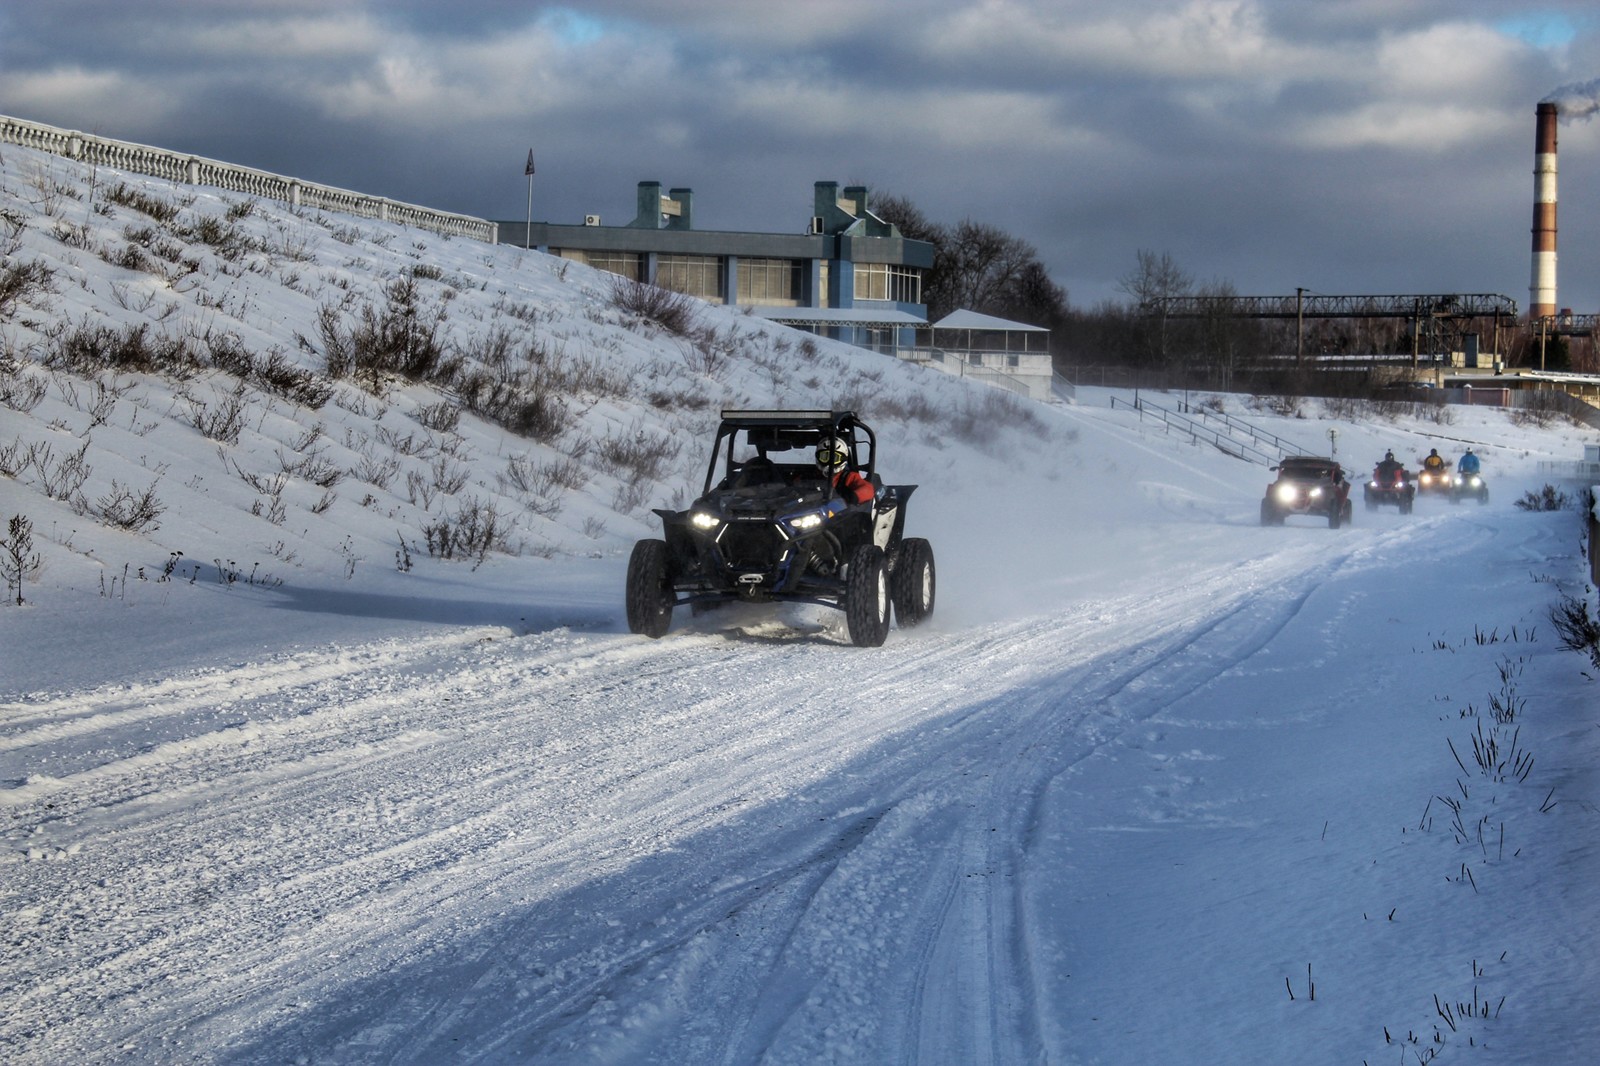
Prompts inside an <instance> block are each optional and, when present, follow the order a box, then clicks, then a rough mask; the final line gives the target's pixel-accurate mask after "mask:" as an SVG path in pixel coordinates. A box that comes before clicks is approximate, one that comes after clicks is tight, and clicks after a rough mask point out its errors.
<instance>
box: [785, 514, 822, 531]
mask: <svg viewBox="0 0 1600 1066" xmlns="http://www.w3.org/2000/svg"><path fill="white" fill-rule="evenodd" d="M789 524H790V525H791V526H793V527H794V528H795V529H796V530H798V531H799V532H801V533H806V532H809V531H811V530H813V529H816V528H817V527H818V526H820V525H822V515H821V514H820V513H818V512H816V511H813V512H811V513H810V514H803V515H798V516H797V517H794V518H791V519H789Z"/></svg>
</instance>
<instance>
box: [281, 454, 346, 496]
mask: <svg viewBox="0 0 1600 1066" xmlns="http://www.w3.org/2000/svg"><path fill="white" fill-rule="evenodd" d="M278 466H279V467H280V468H281V469H282V470H283V472H284V473H285V474H289V475H291V476H293V477H297V478H302V479H303V480H306V481H309V482H311V484H313V485H316V486H317V487H318V488H324V489H331V488H333V487H334V486H335V485H337V484H338V483H339V482H341V481H343V480H344V471H343V470H341V469H339V468H338V467H337V466H335V465H334V464H333V463H331V462H330V461H328V459H327V458H326V457H325V456H324V454H323V453H322V452H321V451H320V450H317V451H310V452H306V453H305V454H303V455H295V454H292V453H287V452H285V451H284V450H283V449H282V448H279V449H278Z"/></svg>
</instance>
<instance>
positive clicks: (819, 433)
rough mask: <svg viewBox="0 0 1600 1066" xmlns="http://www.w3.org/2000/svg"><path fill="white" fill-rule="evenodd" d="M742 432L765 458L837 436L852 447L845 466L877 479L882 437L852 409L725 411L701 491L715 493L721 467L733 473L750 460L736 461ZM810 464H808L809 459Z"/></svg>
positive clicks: (808, 446) (810, 445) (813, 446)
mask: <svg viewBox="0 0 1600 1066" xmlns="http://www.w3.org/2000/svg"><path fill="white" fill-rule="evenodd" d="M741 434H743V439H744V442H745V443H746V444H747V445H748V446H750V447H752V448H754V449H755V450H756V454H757V455H758V456H761V457H763V458H765V457H767V453H768V452H786V451H793V450H794V449H797V448H800V449H814V448H815V447H816V445H817V441H819V440H820V439H821V438H822V437H824V436H836V437H839V438H840V439H842V440H844V441H845V442H846V443H847V444H849V446H850V462H849V463H848V464H847V468H848V469H851V470H859V471H860V472H861V474H862V475H863V476H864V477H865V478H866V479H867V480H868V481H872V480H873V473H874V470H875V467H876V465H877V456H878V437H877V434H875V433H873V432H872V427H870V426H868V425H867V424H866V423H865V422H863V421H861V420H860V419H859V418H857V417H856V416H855V412H853V411H827V410H800V411H777V410H750V411H737V410H728V409H724V410H723V412H722V424H721V425H719V426H718V427H717V440H716V443H715V444H714V445H713V446H712V448H711V462H710V464H709V465H708V466H707V467H706V483H705V488H704V489H703V490H702V491H703V492H705V493H709V492H710V491H711V486H712V485H713V484H715V483H716V481H717V472H718V469H719V467H720V468H721V469H722V470H723V471H724V472H725V473H726V474H730V475H731V474H733V473H734V472H736V471H737V470H738V469H739V467H740V466H741V465H742V463H744V462H745V461H747V459H748V457H747V458H746V459H744V460H736V459H734V445H735V443H736V442H737V441H738V440H739V438H740V435H741ZM807 463H808V464H809V463H810V460H809V459H808V460H807Z"/></svg>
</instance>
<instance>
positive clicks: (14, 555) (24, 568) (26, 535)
mask: <svg viewBox="0 0 1600 1066" xmlns="http://www.w3.org/2000/svg"><path fill="white" fill-rule="evenodd" d="M40 562H41V557H40V555H39V553H38V552H36V551H34V550H33V521H32V520H31V519H28V518H25V517H23V516H22V515H20V514H17V515H12V516H11V519H10V521H8V522H7V523H6V535H5V538H4V539H3V540H0V577H4V578H5V581H6V598H7V599H11V598H12V593H13V591H14V592H15V603H16V605H17V606H18V607H21V606H22V583H23V582H24V581H25V580H27V579H28V578H29V577H32V576H33V575H34V574H37V573H38V572H39V566H40Z"/></svg>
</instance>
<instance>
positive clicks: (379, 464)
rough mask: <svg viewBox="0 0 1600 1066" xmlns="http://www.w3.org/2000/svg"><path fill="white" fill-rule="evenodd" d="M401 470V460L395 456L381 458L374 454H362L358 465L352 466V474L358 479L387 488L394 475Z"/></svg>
mask: <svg viewBox="0 0 1600 1066" xmlns="http://www.w3.org/2000/svg"><path fill="white" fill-rule="evenodd" d="M399 472H400V460H398V459H396V458H395V457H394V456H392V455H391V456H387V457H385V458H383V459H379V458H377V457H376V456H372V455H362V456H361V458H360V459H358V460H356V465H355V466H353V467H351V468H350V476H351V477H353V478H355V479H356V480H357V481H365V482H366V483H367V484H369V485H371V486H373V487H374V488H379V489H387V488H388V487H389V483H390V482H391V481H393V480H394V476H395V475H396V474H398V473H399Z"/></svg>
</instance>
